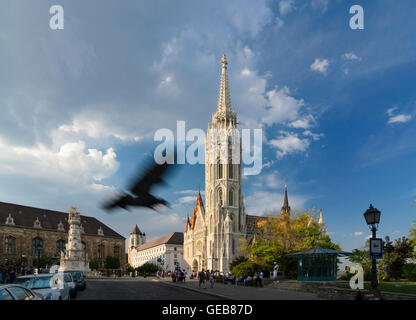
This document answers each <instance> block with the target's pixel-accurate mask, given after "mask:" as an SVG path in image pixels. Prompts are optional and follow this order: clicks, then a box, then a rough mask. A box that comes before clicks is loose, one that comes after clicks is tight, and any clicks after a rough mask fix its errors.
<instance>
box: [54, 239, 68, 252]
mask: <svg viewBox="0 0 416 320" xmlns="http://www.w3.org/2000/svg"><path fill="white" fill-rule="evenodd" d="M65 249H66V248H65V241H64V240H58V241H56V253H57V254H58V255H61V252H63V253H65Z"/></svg>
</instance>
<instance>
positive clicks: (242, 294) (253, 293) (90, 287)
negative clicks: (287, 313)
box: [77, 277, 320, 300]
mask: <svg viewBox="0 0 416 320" xmlns="http://www.w3.org/2000/svg"><path fill="white" fill-rule="evenodd" d="M95 299H97V300H101V299H108V300H125V299H126V300H142V299H143V300H153V299H173V300H207V299H208V300H215V299H229V300H320V298H318V297H317V295H316V294H313V293H307V292H298V291H287V290H278V289H273V288H267V287H263V288H260V287H243V286H235V285H233V286H231V285H225V284H222V283H215V285H214V288H210V286H209V284H207V289H203V288H199V286H198V281H195V280H187V281H186V282H185V283H172V282H171V280H170V279H164V280H157V279H155V278H153V277H150V278H142V277H138V278H116V279H112V278H100V279H87V289H86V290H85V291H79V292H78V296H77V300H95Z"/></svg>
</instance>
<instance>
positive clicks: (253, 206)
mask: <svg viewBox="0 0 416 320" xmlns="http://www.w3.org/2000/svg"><path fill="white" fill-rule="evenodd" d="M283 198H284V192H283V191H282V192H268V191H263V190H258V191H255V192H253V193H252V194H250V195H248V196H246V197H245V198H244V203H245V207H246V212H247V213H248V214H255V215H267V214H268V213H270V212H273V213H276V212H280V209H281V207H282V205H283ZM309 199H310V198H308V197H306V196H303V195H296V194H294V193H292V192H291V193H290V194H289V204H290V207H291V208H292V210H295V209H302V208H303V206H304V205H305V203H306V201H308V200H309Z"/></svg>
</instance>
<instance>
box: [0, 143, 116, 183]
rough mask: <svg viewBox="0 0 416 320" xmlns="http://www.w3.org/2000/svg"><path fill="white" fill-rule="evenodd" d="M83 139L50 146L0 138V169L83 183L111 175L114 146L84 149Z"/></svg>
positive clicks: (114, 164)
mask: <svg viewBox="0 0 416 320" xmlns="http://www.w3.org/2000/svg"><path fill="white" fill-rule="evenodd" d="M85 149H86V145H85V142H84V141H77V142H68V143H65V144H63V145H62V146H60V147H59V149H58V150H52V149H50V148H48V147H46V146H44V145H40V144H39V145H36V146H34V147H22V146H14V145H9V144H8V143H7V142H6V141H4V140H1V139H0V172H2V173H8V174H10V173H13V174H19V175H24V176H31V177H41V178H45V179H48V180H55V181H56V180H64V181H72V182H78V183H84V184H90V183H95V182H97V181H101V180H103V179H104V178H107V177H109V176H111V175H113V174H114V173H115V172H116V171H117V169H118V166H119V163H118V162H117V160H116V158H117V155H116V153H115V152H114V150H113V148H108V149H107V150H106V151H105V153H103V152H102V151H101V150H97V149H88V150H87V151H85Z"/></svg>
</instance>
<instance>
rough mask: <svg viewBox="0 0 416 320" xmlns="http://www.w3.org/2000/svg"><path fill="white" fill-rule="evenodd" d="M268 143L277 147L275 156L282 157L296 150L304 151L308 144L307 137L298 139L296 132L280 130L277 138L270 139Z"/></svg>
mask: <svg viewBox="0 0 416 320" xmlns="http://www.w3.org/2000/svg"><path fill="white" fill-rule="evenodd" d="M270 145H272V146H273V147H275V148H277V149H278V150H277V152H276V156H277V158H278V159H282V158H283V157H284V156H285V155H288V154H291V153H297V152H305V151H306V150H307V149H308V147H309V145H310V141H309V139H300V138H299V137H298V134H297V133H290V132H281V135H280V136H279V137H278V138H277V139H273V140H271V141H270Z"/></svg>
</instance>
